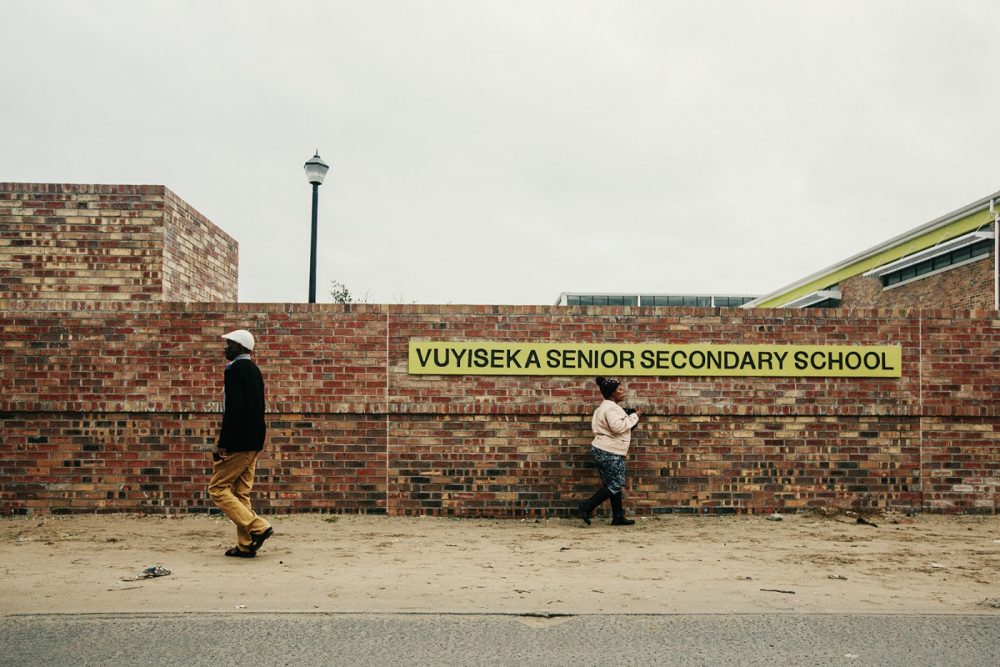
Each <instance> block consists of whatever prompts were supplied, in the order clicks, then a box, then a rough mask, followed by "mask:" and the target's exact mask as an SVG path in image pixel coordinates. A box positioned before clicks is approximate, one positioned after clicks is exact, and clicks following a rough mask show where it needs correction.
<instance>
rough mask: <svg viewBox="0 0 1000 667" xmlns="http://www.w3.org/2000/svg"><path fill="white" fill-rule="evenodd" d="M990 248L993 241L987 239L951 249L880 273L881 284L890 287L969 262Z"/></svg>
mask: <svg viewBox="0 0 1000 667" xmlns="http://www.w3.org/2000/svg"><path fill="white" fill-rule="evenodd" d="M992 249H993V241H992V240H989V239H987V240H984V241H979V242H978V243H974V244H972V245H967V246H964V247H962V248H958V249H957V250H952V251H951V252H947V253H944V254H943V255H938V256H936V257H930V258H928V259H925V260H923V261H922V262H918V263H916V264H911V265H910V266H907V267H905V268H902V269H900V270H898V271H892V272H891V273H885V274H883V275H881V276H880V279H881V281H882V286H883V287H892V286H893V285H899V284H901V283H905V282H909V281H911V280H916V279H917V278H921V277H923V276H926V275H927V274H929V273H934V272H936V271H942V270H944V269H946V268H948V267H951V266H957V265H959V264H965V263H966V262H971V261H972V260H974V259H978V258H980V257H985V256H986V255H989V254H990V251H991V250H992Z"/></svg>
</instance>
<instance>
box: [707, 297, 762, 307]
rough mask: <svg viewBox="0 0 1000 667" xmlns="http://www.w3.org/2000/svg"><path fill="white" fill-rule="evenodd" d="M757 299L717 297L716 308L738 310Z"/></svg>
mask: <svg viewBox="0 0 1000 667" xmlns="http://www.w3.org/2000/svg"><path fill="white" fill-rule="evenodd" d="M755 298H756V297H752V296H717V297H715V307H716V308H736V307H738V306H742V305H743V304H744V303H750V302H751V301H753V300H754V299H755Z"/></svg>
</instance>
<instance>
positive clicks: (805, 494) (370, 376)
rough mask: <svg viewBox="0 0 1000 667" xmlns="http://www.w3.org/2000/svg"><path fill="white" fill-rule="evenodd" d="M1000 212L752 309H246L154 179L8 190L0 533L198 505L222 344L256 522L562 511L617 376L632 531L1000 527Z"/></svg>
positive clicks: (977, 208) (234, 276) (584, 481)
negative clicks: (36, 520) (241, 353)
mask: <svg viewBox="0 0 1000 667" xmlns="http://www.w3.org/2000/svg"><path fill="white" fill-rule="evenodd" d="M998 195H1000V193H998ZM998 195H994V196H991V197H988V198H985V199H983V200H980V201H979V202H975V203H973V204H970V205H969V206H967V207H964V208H962V209H959V210H958V211H955V212H954V213H952V214H949V215H946V216H942V217H940V218H937V219H935V220H933V221H931V222H929V223H926V224H924V225H921V226H920V227H917V228H916V229H914V230H913V231H911V232H909V233H906V234H902V235H900V236H898V237H896V238H895V239H892V240H890V241H888V242H886V243H885V244H882V245H880V246H879V247H877V248H873V249H871V250H869V251H865V252H863V253H859V254H858V255H856V256H854V257H851V258H848V259H847V260H845V261H844V262H841V263H839V264H838V265H836V266H834V267H830V268H829V269H825V270H823V271H819V272H817V273H815V274H813V275H811V276H808V277H806V278H803V279H802V280H800V281H797V282H796V283H794V284H792V285H789V286H787V287H785V288H781V289H779V290H776V291H775V292H773V293H770V294H767V295H763V296H759V297H757V298H755V299H753V300H752V301H750V302H749V303H746V304H743V306H742V307H734V306H729V307H721V306H720V305H719V304H716V306H714V307H713V306H708V307H702V306H699V305H688V306H685V305H681V306H661V305H638V301H637V305H634V306H631V305H624V306H616V305H551V306H493V305H491V306H485V305H483V306H437V305H434V306H431V305H404V304H398V305H380V304H350V305H342V304H303V303H287V304H249V303H237V299H236V294H237V292H236V287H237V280H238V272H237V259H238V244H237V242H236V240H235V239H233V238H232V237H230V236H228V235H227V234H226V233H225V232H223V231H222V230H221V229H219V228H218V227H217V226H216V225H214V224H213V223H212V222H211V221H209V220H207V219H206V218H205V217H204V216H202V215H201V214H199V213H198V212H197V210H196V209H195V208H194V207H193V206H191V205H190V204H188V203H186V202H184V201H183V200H182V199H181V198H180V197H178V196H177V195H175V194H174V193H172V192H171V191H170V190H168V189H167V188H165V187H163V186H150V185H144V186H139V185H82V184H38V183H0V327H2V331H3V336H2V337H0V513H4V514H28V513H40V514H44V513H70V512H134V511H143V512H157V513H170V512H207V511H210V509H211V505H212V504H211V500H210V499H209V498H208V496H207V493H206V489H205V486H206V483H207V480H208V475H209V470H210V467H211V463H210V457H209V451H210V450H211V449H212V447H213V446H214V442H215V437H216V435H217V432H218V424H219V412H220V410H221V398H222V397H221V392H222V363H223V362H222V356H221V355H222V346H221V345H220V342H221V341H220V340H219V336H220V335H221V334H222V333H224V332H225V331H229V330H232V329H234V328H246V329H249V330H251V331H253V332H254V334H255V335H256V336H257V338H258V341H259V342H258V346H257V349H256V350H255V357H256V359H257V362H258V364H259V365H260V367H261V369H262V371H263V373H264V377H265V381H266V382H267V387H268V413H269V415H268V426H269V434H268V444H267V448H266V450H265V453H264V455H263V456H262V459H261V462H260V467H259V469H258V476H257V486H256V490H257V491H259V494H258V496H259V500H257V501H256V502H257V505H259V507H260V508H261V510H262V511H264V512H274V513H278V512H366V513H385V514H390V515H418V514H435V515H444V516H470V517H471V516H491V517H508V518H514V517H516V518H523V517H550V516H557V517H558V516H568V515H569V514H570V512H571V510H572V508H574V507H575V506H576V505H577V504H578V503H579V502H580V500H581V499H583V498H584V497H586V496H587V495H589V493H590V492H592V490H593V488H594V487H595V485H596V484H597V483H598V482H597V475H596V472H595V470H594V468H593V466H592V464H591V462H590V454H589V449H590V447H589V443H590V439H591V433H590V415H591V412H592V411H593V409H594V407H595V406H596V404H597V402H598V398H599V395H598V392H597V389H596V386H595V385H594V381H593V378H594V376H595V375H597V374H613V375H615V376H618V377H620V378H621V379H622V380H623V381H624V383H625V384H626V386H627V387H628V391H629V394H630V396H631V399H630V401H631V405H633V406H635V407H638V408H640V409H641V410H642V411H643V413H644V417H643V419H642V422H641V424H640V426H639V428H638V429H637V431H636V432H635V435H634V439H633V444H632V448H631V450H630V453H629V457H628V467H629V482H628V485H627V487H626V500H625V506H626V508H627V509H629V511H631V512H634V513H635V514H637V515H640V516H643V515H651V514H658V513H668V512H691V513H724V512H726V513H728V512H772V511H774V510H782V511H796V510H805V509H809V508H817V507H843V508H853V509H856V510H862V511H866V510H882V509H899V510H907V511H910V510H912V511H935V512H989V513H994V512H995V511H996V509H997V505H998V501H1000V470H998V465H1000V463H998V462H1000V436H998V431H1000V411H998V408H997V405H998V404H1000V401H998V398H1000V383H998V382H997V381H996V376H997V367H998V362H1000V332H998V327H997V318H996V311H997V308H996V294H997V291H996V275H997V273H996V266H995V261H996V257H997V253H996V250H995V247H996V246H995V242H996V239H995V237H994V236H993V232H994V229H993V228H994V224H995V220H996V214H995V212H994V211H995V208H996V207H995V201H994V200H995V199H997V197H998ZM637 296H638V295H637ZM667 296H670V295H667ZM673 296H684V295H673ZM688 296H692V295H688ZM719 296H733V295H719ZM818 305H823V306H826V307H825V308H815V307H810V306H818ZM303 341H308V343H309V344H308V345H304V344H303Z"/></svg>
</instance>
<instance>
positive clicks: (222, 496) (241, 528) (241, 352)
mask: <svg viewBox="0 0 1000 667" xmlns="http://www.w3.org/2000/svg"><path fill="white" fill-rule="evenodd" d="M222 338H224V339H225V340H226V352H225V354H226V359H227V360H228V361H229V363H228V364H226V372H225V395H224V401H223V408H222V428H221V429H220V431H219V442H218V446H217V448H216V451H215V453H214V454H213V455H212V459H213V461H214V462H215V463H214V466H213V468H212V479H211V481H209V483H208V494H209V495H210V496H211V497H212V501H213V502H214V503H215V506H216V507H218V508H219V509H220V510H222V513H223V514H225V515H226V516H227V517H229V520H230V521H232V522H233V523H235V524H236V540H237V543H236V546H235V547H232V548H231V549H229V550H228V551H226V555H227V556H233V557H236V558H253V557H254V556H256V555H257V551H259V550H260V548H261V546H262V545H263V544H264V541H265V540H267V538H269V537H271V535H273V534H274V530H273V529H272V528H271V524H269V523H268V522H267V521H265V520H264V519H262V518H261V517H260V516H258V515H257V513H256V512H254V511H253V509H252V508H251V507H250V490H251V489H252V488H253V475H254V469H255V468H256V467H257V456H258V455H260V451H261V450H262V449H263V448H264V436H265V433H266V430H267V427H266V426H265V424H264V378H263V377H261V374H260V369H258V368H257V365H256V364H255V363H254V362H253V361H251V359H250V353H251V352H252V351H253V346H254V340H253V335H252V334H251V333H250V332H249V331H246V330H245V329H238V330H236V331H231V332H229V333H227V334H226V335H225V336H223V337H222Z"/></svg>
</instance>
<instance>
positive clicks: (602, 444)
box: [577, 378, 639, 526]
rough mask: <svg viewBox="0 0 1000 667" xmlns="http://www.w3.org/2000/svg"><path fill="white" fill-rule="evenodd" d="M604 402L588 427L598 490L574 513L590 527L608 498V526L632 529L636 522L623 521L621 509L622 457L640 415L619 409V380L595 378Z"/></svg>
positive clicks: (622, 396)
mask: <svg viewBox="0 0 1000 667" xmlns="http://www.w3.org/2000/svg"><path fill="white" fill-rule="evenodd" d="M597 386H598V387H599V388H600V390H601V395H602V396H603V397H604V400H603V401H601V404H600V405H599V406H597V409H596V410H594V418H593V419H592V420H591V427H592V428H593V430H594V441H593V442H592V443H591V448H590V453H591V454H592V455H593V457H594V461H595V462H596V463H597V468H598V470H599V471H600V473H601V482H603V484H604V485H603V486H602V487H601V489H600V490H599V491H598V492H597V493H595V494H594V495H593V496H591V497H590V500H588V501H587V502H585V503H583V504H581V505H580V506H579V507H578V508H577V509H578V511H579V514H580V518H581V519H583V521H584V523H586V524H587V525H588V526H589V525H590V515H591V513H592V512H593V511H594V510H595V509H596V508H597V506H598V505H600V504H601V503H603V502H604V501H605V500H607V499H608V498H610V499H611V516H612V519H611V525H612V526H631V525H632V524H634V523H635V521H633V520H631V519H626V518H625V511H624V510H623V509H622V488H623V487H624V486H625V456H626V455H627V454H628V446H629V442H630V441H631V439H632V429H633V428H635V425H636V424H638V423H639V412H638V411H635V412H632V413H631V414H629V413H627V412H625V410H624V409H623V408H622V407H621V406H620V405H618V404H619V403H620V402H621V401H624V400H625V389H624V388H622V386H621V383H620V382H618V380H610V379H607V378H597Z"/></svg>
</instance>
